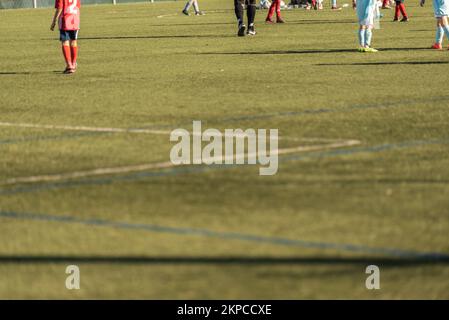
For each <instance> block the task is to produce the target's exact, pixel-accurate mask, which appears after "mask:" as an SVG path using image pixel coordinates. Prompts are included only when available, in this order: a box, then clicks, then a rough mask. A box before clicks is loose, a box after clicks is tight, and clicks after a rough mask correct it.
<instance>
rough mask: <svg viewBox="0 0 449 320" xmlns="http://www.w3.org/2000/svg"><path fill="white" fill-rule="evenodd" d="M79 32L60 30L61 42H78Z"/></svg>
mask: <svg viewBox="0 0 449 320" xmlns="http://www.w3.org/2000/svg"><path fill="white" fill-rule="evenodd" d="M78 31H79V30H59V40H61V41H73V40H78Z"/></svg>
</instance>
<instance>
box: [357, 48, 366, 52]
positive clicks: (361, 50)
mask: <svg viewBox="0 0 449 320" xmlns="http://www.w3.org/2000/svg"><path fill="white" fill-rule="evenodd" d="M357 51H358V52H365V47H359V48H358V49H357Z"/></svg>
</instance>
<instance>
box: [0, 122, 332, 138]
mask: <svg viewBox="0 0 449 320" xmlns="http://www.w3.org/2000/svg"><path fill="white" fill-rule="evenodd" d="M0 127H18V128H33V129H48V130H66V131H85V132H105V133H107V132H110V133H138V134H159V135H170V133H171V131H166V130H156V129H139V128H136V129H132V128H131V129H129V128H109V127H88V126H66V125H52V124H38V123H14V122H0ZM189 135H192V136H198V135H199V136H201V135H202V136H206V137H207V136H208V135H207V134H204V133H203V134H201V133H193V132H192V133H189ZM223 136H224V137H228V136H230V137H246V135H245V134H244V133H243V134H231V135H228V134H226V133H224V134H223ZM281 139H282V140H294V141H310V142H312V141H320V142H326V141H327V142H334V141H339V140H338V139H320V138H295V137H282V138H280V137H278V140H281Z"/></svg>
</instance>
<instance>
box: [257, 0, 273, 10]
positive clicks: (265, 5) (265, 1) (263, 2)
mask: <svg viewBox="0 0 449 320" xmlns="http://www.w3.org/2000/svg"><path fill="white" fill-rule="evenodd" d="M270 6H271V2H270V1H268V0H260V4H259V8H260V9H269V8H270Z"/></svg>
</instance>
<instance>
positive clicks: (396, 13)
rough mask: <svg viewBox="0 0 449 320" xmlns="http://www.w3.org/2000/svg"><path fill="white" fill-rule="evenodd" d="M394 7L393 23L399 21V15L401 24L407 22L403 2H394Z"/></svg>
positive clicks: (398, 0)
mask: <svg viewBox="0 0 449 320" xmlns="http://www.w3.org/2000/svg"><path fill="white" fill-rule="evenodd" d="M395 2H396V7H395V8H394V19H393V21H398V20H399V13H400V14H402V19H401V22H407V21H408V16H407V12H405V5H404V0H396V1H395Z"/></svg>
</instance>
